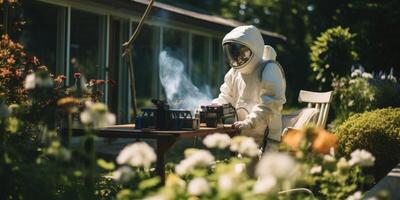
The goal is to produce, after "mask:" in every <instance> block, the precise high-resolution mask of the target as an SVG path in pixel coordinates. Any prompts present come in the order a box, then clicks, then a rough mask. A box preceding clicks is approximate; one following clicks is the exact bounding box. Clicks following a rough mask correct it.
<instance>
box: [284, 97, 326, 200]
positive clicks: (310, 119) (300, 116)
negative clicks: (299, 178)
mask: <svg viewBox="0 0 400 200" xmlns="http://www.w3.org/2000/svg"><path fill="white" fill-rule="evenodd" d="M299 102H300V103H307V107H306V108H303V109H301V110H299V111H297V112H295V113H292V114H290V115H284V116H283V121H284V126H285V119H286V124H292V126H287V127H284V131H283V133H282V135H283V134H286V133H287V132H288V130H290V129H299V128H301V127H302V126H304V125H306V124H310V123H312V124H314V125H316V126H318V127H321V128H325V126H326V121H327V119H328V113H329V107H330V104H331V102H332V91H329V92H311V91H305V90H300V93H299ZM299 192H301V193H304V194H306V195H308V196H309V197H311V198H312V199H314V198H315V196H314V194H313V192H312V191H311V190H309V189H307V188H295V189H291V190H284V191H280V192H279V193H278V194H279V196H280V197H284V198H288V199H290V195H291V194H294V193H299Z"/></svg>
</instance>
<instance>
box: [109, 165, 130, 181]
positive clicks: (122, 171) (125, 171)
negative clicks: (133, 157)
mask: <svg viewBox="0 0 400 200" xmlns="http://www.w3.org/2000/svg"><path fill="white" fill-rule="evenodd" d="M134 175H135V173H134V172H133V171H132V169H131V168H130V167H128V166H122V167H120V168H118V170H116V171H114V172H112V179H114V180H116V181H121V182H128V181H129V180H131V179H132V177H133V176H134Z"/></svg>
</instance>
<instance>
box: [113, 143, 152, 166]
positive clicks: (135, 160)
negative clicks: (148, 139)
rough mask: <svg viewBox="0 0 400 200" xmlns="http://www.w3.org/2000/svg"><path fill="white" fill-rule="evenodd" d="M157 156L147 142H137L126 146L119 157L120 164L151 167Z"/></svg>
mask: <svg viewBox="0 0 400 200" xmlns="http://www.w3.org/2000/svg"><path fill="white" fill-rule="evenodd" d="M156 160H157V156H156V154H155V153H154V150H153V148H151V147H150V146H149V145H148V144H147V143H145V142H137V143H133V144H130V145H128V146H126V147H125V148H124V149H122V151H121V152H120V153H119V155H118V157H117V163H118V164H127V165H130V166H133V167H144V168H149V167H150V165H151V163H153V162H155V161H156Z"/></svg>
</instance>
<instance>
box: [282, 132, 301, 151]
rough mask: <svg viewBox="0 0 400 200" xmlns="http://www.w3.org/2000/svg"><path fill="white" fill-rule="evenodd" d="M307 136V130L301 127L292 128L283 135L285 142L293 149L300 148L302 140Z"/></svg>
mask: <svg viewBox="0 0 400 200" xmlns="http://www.w3.org/2000/svg"><path fill="white" fill-rule="evenodd" d="M304 137H305V132H304V131H303V130H299V129H290V130H289V132H287V133H286V135H285V136H284V137H283V140H282V141H283V143H284V144H286V146H288V147H289V148H290V149H292V150H298V149H299V147H300V143H301V141H303V139H304Z"/></svg>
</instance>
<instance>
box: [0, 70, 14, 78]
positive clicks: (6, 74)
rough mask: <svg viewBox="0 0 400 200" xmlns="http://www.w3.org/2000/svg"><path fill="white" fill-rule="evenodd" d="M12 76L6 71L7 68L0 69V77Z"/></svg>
mask: <svg viewBox="0 0 400 200" xmlns="http://www.w3.org/2000/svg"><path fill="white" fill-rule="evenodd" d="M10 74H12V72H11V71H10V70H9V69H7V68H0V77H3V78H4V77H6V76H8V75H10Z"/></svg>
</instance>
